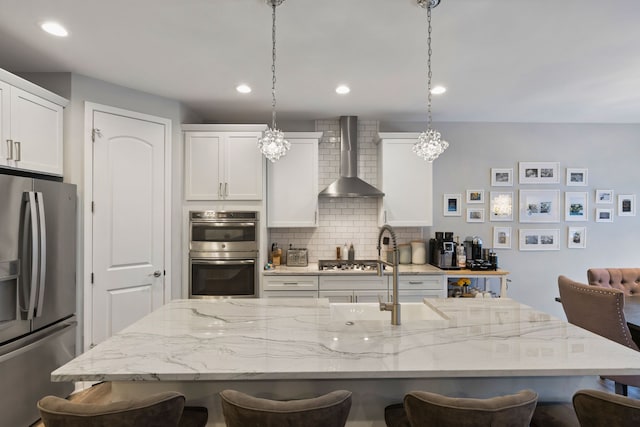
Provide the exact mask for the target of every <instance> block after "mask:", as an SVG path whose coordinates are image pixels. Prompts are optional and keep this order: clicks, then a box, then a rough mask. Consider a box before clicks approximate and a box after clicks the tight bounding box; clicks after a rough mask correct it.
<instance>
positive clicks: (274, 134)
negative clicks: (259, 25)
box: [258, 0, 291, 162]
mask: <svg viewBox="0 0 640 427" xmlns="http://www.w3.org/2000/svg"><path fill="white" fill-rule="evenodd" d="M282 2H284V0H267V4H270V5H271V7H272V8H273V12H272V14H271V16H272V22H273V25H272V26H271V43H272V44H271V59H272V61H273V62H272V63H271V77H272V78H271V99H272V101H271V128H270V129H267V130H266V131H264V133H263V134H262V138H260V139H258V148H259V149H260V152H261V153H262V154H264V156H265V157H266V158H267V159H269V160H271V162H275V161H276V160H278V159H279V158H280V157H282V156H284V155H286V154H287V151H288V150H289V148H291V144H290V143H289V141H287V140H286V139H284V133H283V132H282V131H281V130H278V128H276V7H277V6H280V5H281V4H282Z"/></svg>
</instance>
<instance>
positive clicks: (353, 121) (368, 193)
mask: <svg viewBox="0 0 640 427" xmlns="http://www.w3.org/2000/svg"><path fill="white" fill-rule="evenodd" d="M382 196H384V193H383V192H382V191H380V190H378V189H377V188H375V187H374V186H373V185H371V184H368V183H366V182H364V181H363V180H361V179H360V178H358V117H356V116H342V117H340V178H338V179H337V180H336V181H334V182H333V183H332V184H331V185H329V186H328V187H327V188H325V189H324V190H322V191H321V192H320V194H318V197H382Z"/></svg>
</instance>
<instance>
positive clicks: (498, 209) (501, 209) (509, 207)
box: [489, 191, 513, 221]
mask: <svg viewBox="0 0 640 427" xmlns="http://www.w3.org/2000/svg"><path fill="white" fill-rule="evenodd" d="M489 221H513V192H512V191H491V192H490V193H489Z"/></svg>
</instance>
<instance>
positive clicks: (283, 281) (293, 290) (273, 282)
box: [262, 275, 318, 298]
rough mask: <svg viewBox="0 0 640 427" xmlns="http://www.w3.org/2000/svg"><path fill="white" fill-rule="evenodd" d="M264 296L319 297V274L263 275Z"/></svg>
mask: <svg viewBox="0 0 640 427" xmlns="http://www.w3.org/2000/svg"><path fill="white" fill-rule="evenodd" d="M262 297H263V298H317V297H318V276H315V275H309V276H284V275H264V276H262Z"/></svg>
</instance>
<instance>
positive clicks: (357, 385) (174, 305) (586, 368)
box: [52, 298, 640, 426]
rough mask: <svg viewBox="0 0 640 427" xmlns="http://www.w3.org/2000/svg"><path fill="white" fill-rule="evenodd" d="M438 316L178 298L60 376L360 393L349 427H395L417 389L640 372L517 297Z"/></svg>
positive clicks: (434, 306) (500, 386)
mask: <svg viewBox="0 0 640 427" xmlns="http://www.w3.org/2000/svg"><path fill="white" fill-rule="evenodd" d="M425 304H427V305H428V306H429V307H430V308H431V310H432V311H433V313H436V314H437V315H439V317H440V318H439V320H417V321H404V322H403V324H402V325H399V326H392V325H391V324H390V314H389V320H388V321H387V320H385V321H374V320H371V321H362V322H355V324H353V325H347V324H346V322H344V319H342V320H339V319H338V318H335V317H333V316H332V309H331V306H330V304H329V303H328V301H327V300H324V299H310V300H306V299H225V300H176V301H172V302H170V303H169V304H167V305H165V306H163V307H161V308H160V309H158V310H156V311H155V312H153V313H151V314H150V315H148V316H146V317H145V318H143V319H141V320H140V321H138V322H136V323H135V324H133V325H132V326H130V327H128V328H127V329H125V330H123V331H122V332H121V333H119V334H116V335H115V336H113V337H111V338H109V339H108V340H107V341H105V342H103V343H100V344H98V345H97V346H96V347H94V348H93V349H91V350H89V351H87V352H86V353H84V354H83V355H81V356H79V357H78V358H76V359H75V360H73V361H71V362H69V363H67V364H66V365H64V366H62V367H61V368H59V369H57V370H56V371H54V372H53V373H52V379H53V380H54V381H114V384H113V387H114V395H115V396H116V398H127V397H133V396H139V395H141V394H148V393H151V392H157V391H159V390H165V389H174V390H179V391H182V392H184V393H185V394H186V395H187V397H188V400H189V401H190V402H193V403H200V404H205V405H206V406H208V407H209V408H210V414H211V418H210V419H211V423H210V425H211V426H213V425H224V424H223V423H222V418H221V415H220V413H219V412H220V411H219V408H220V406H219V399H218V397H217V394H216V392H218V391H220V390H222V389H224V388H235V389H238V390H244V391H246V392H249V393H252V394H258V395H261V396H266V397H269V396H270V397H273V398H296V397H301V396H310V395H316V394H319V393H323V392H326V391H328V390H331V389H335V388H346V389H349V390H352V391H353V392H354V406H353V408H352V412H351V416H350V418H349V420H350V421H349V424H348V425H349V426H384V421H383V415H382V414H383V409H384V405H385V404H389V403H391V402H394V401H400V400H401V398H402V395H403V393H405V392H406V391H408V390H411V389H428V390H433V391H439V392H443V393H449V394H455V395H473V396H485V395H486V396H488V395H491V394H494V393H495V394H497V393H509V392H515V391H517V390H519V389H520V388H525V387H528V388H533V389H535V390H536V391H537V392H538V393H539V394H540V396H541V399H542V400H567V401H568V400H569V399H570V397H571V395H572V393H573V392H574V391H576V390H577V389H578V388H585V387H593V386H594V385H595V384H597V376H598V375H616V374H629V375H631V374H633V375H638V374H640V355H639V354H638V352H636V351H633V350H631V349H629V348H626V347H623V346H621V345H619V344H617V343H614V342H612V341H609V340H606V339H604V338H601V337H599V336H597V335H594V334H591V333H589V332H587V331H584V330H582V329H579V328H577V327H575V326H573V325H570V324H568V323H566V322H564V321H561V320H559V319H556V318H554V317H552V316H550V315H548V314H545V313H541V312H538V311H535V310H533V309H532V308H530V307H527V306H525V305H522V304H519V303H517V302H515V301H512V300H510V299H508V298H495V299H490V300H485V299H482V300H475V299H463V298H455V299H454V298H449V299H434V300H425Z"/></svg>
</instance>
